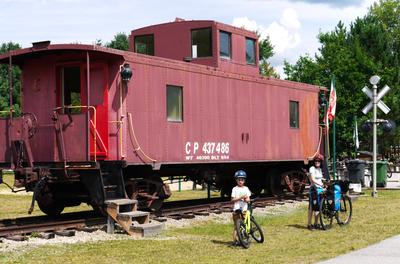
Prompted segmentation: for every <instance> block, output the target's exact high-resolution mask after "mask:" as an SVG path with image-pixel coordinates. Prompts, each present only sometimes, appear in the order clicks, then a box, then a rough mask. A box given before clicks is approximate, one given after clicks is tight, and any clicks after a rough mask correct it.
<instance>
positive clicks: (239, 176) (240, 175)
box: [231, 170, 251, 245]
mask: <svg viewBox="0 0 400 264" xmlns="http://www.w3.org/2000/svg"><path fill="white" fill-rule="evenodd" d="M246 177H247V175H246V172H245V171H243V170H238V171H237V172H235V179H236V183H237V185H236V186H235V187H233V189H232V195H231V197H232V199H231V201H232V202H233V203H234V205H233V245H238V240H237V234H236V228H235V225H236V220H237V219H238V218H239V217H240V213H241V212H245V211H247V203H248V202H250V196H251V192H250V190H249V188H247V186H244V183H245V180H246Z"/></svg>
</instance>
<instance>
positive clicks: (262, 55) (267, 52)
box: [258, 37, 279, 78]
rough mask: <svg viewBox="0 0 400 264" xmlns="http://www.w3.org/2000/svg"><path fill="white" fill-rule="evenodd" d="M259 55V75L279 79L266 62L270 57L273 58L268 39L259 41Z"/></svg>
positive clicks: (271, 47)
mask: <svg viewBox="0 0 400 264" xmlns="http://www.w3.org/2000/svg"><path fill="white" fill-rule="evenodd" d="M258 51H259V52H258V53H259V64H260V74H261V75H263V76H266V77H274V78H279V74H278V73H277V72H276V71H275V69H274V68H273V67H272V66H271V64H270V63H269V62H268V59H270V58H271V57H272V56H274V47H273V46H272V44H271V41H270V39H269V37H267V38H266V39H263V40H260V41H259V44H258Z"/></svg>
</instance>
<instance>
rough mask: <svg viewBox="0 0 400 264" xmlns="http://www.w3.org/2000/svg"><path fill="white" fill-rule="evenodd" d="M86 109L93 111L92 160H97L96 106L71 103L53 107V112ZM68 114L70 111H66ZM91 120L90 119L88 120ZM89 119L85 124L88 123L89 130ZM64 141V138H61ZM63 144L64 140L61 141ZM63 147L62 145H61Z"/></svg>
mask: <svg viewBox="0 0 400 264" xmlns="http://www.w3.org/2000/svg"><path fill="white" fill-rule="evenodd" d="M78 108H79V109H88V110H92V111H93V127H94V131H93V150H94V155H93V156H94V161H95V162H96V161H97V146H96V145H97V144H96V143H97V133H96V131H97V118H96V117H97V113H96V107H94V106H92V105H89V106H87V105H71V106H60V107H56V108H54V109H53V111H54V112H56V113H57V112H58V111H59V110H64V109H78ZM68 115H70V113H68ZM90 121H91V120H90ZM90 121H89V123H88V124H87V125H88V129H89V130H90ZM63 141H64V140H63ZM62 143H63V144H64V142H62ZM63 148H64V147H63ZM89 157H90V147H89Z"/></svg>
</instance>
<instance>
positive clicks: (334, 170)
mask: <svg viewBox="0 0 400 264" xmlns="http://www.w3.org/2000/svg"><path fill="white" fill-rule="evenodd" d="M332 83H333V89H334V92H335V94H336V87H335V86H336V83H335V76H333V77H332ZM332 127H333V129H332V134H333V135H332V145H333V146H332V152H333V155H332V159H333V163H332V167H333V180H336V117H334V118H333V125H332Z"/></svg>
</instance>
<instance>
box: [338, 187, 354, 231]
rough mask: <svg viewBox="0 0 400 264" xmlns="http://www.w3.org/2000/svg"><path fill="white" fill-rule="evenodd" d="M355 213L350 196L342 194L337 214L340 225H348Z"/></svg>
mask: <svg viewBox="0 0 400 264" xmlns="http://www.w3.org/2000/svg"><path fill="white" fill-rule="evenodd" d="M352 214H353V206H352V204H351V200H350V197H349V196H348V195H346V194H342V195H341V196H340V209H339V211H338V212H337V214H336V220H337V222H338V224H339V225H347V224H348V223H350V220H351V215H352Z"/></svg>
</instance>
